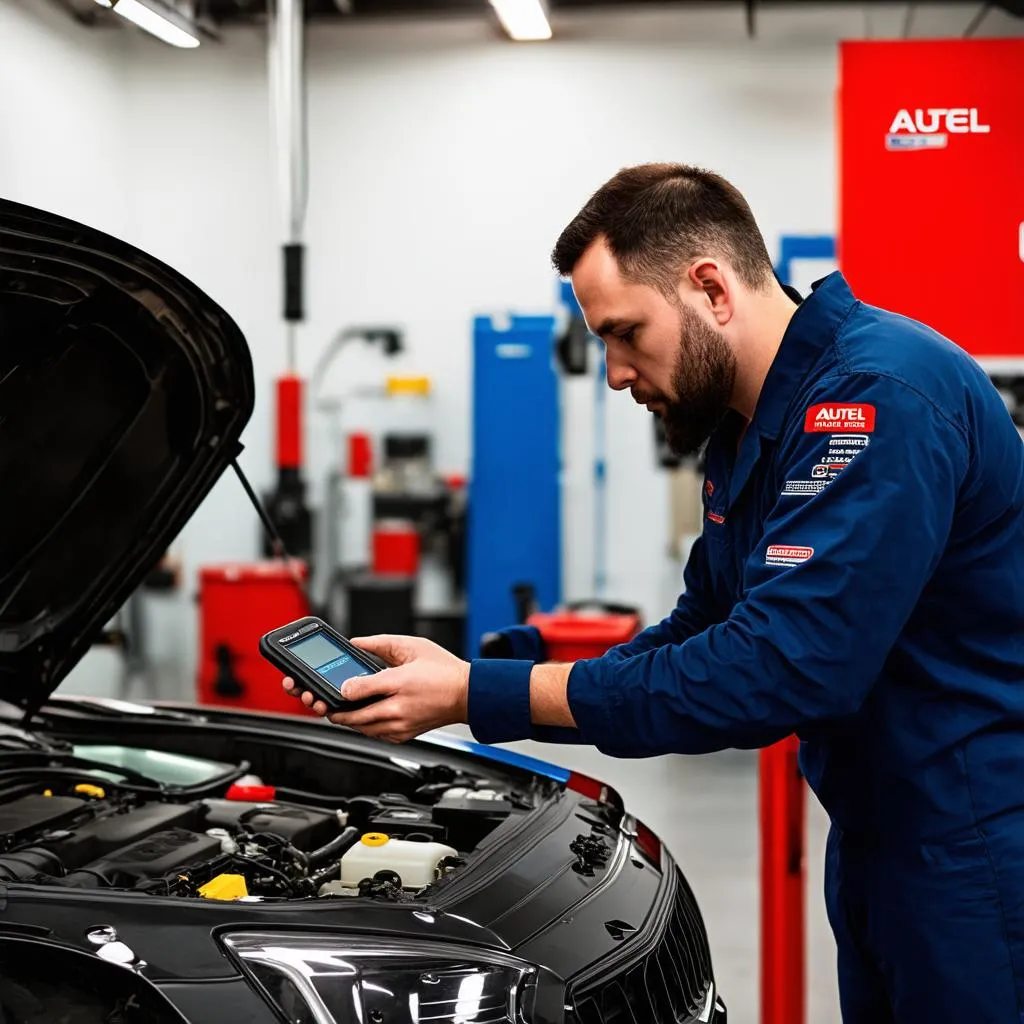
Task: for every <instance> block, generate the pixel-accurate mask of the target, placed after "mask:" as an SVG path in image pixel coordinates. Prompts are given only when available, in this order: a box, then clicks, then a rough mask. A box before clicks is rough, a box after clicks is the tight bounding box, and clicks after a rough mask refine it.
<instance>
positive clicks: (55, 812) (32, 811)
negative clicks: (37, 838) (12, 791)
mask: <svg viewBox="0 0 1024 1024" xmlns="http://www.w3.org/2000/svg"><path fill="white" fill-rule="evenodd" d="M85 805H86V801H85V800H80V799H79V798H78V797H74V796H43V795H42V794H41V793H39V794H35V793H34V794H32V795H31V796H23V797H21V798H20V799H18V800H11V801H10V803H6V804H3V805H0V836H5V837H7V838H8V839H20V838H22V837H23V836H29V835H32V834H33V833H35V832H39V831H41V830H43V829H45V828H57V827H58V826H60V825H64V824H66V823H67V822H69V821H73V820H74V819H75V818H77V817H78V816H79V815H80V814H81V812H82V809H83V808H84V807H85Z"/></svg>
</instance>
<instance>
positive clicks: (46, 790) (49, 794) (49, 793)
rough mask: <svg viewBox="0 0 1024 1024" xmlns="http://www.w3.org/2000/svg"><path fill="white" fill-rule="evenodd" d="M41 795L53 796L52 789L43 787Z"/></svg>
mask: <svg viewBox="0 0 1024 1024" xmlns="http://www.w3.org/2000/svg"><path fill="white" fill-rule="evenodd" d="M43 796H53V790H52V789H44V790H43Z"/></svg>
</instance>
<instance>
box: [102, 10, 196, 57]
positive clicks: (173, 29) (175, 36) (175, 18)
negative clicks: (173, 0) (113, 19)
mask: <svg viewBox="0 0 1024 1024" xmlns="http://www.w3.org/2000/svg"><path fill="white" fill-rule="evenodd" d="M97 2H98V3H101V4H102V3H103V0H97ZM103 6H107V5H106V4H104V5H103ZM114 13H115V14H120V15H121V17H122V18H127V19H128V21H130V22H132V23H133V24H135V25H138V27H139V28H141V29H144V30H145V31H146V32H149V33H150V35H154V36H156V37H157V39H160V40H162V41H163V42H165V43H169V44H170V45H171V46H180V47H182V48H185V49H190V48H192V47H196V46H198V45H199V37H198V36H197V35H196V34H195V27H194V26H193V25H192V24H191V23H190V22H189V21H188V19H187V18H185V17H183V16H182V15H181V14H179V13H178V12H177V11H176V10H175V9H174V8H173V7H171V6H169V5H167V4H164V3H160V2H159V0H146V2H145V3H143V0H115V2H114Z"/></svg>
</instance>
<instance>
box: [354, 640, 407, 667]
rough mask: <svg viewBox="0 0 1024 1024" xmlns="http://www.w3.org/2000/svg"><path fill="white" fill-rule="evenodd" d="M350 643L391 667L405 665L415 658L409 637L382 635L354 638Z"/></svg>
mask: <svg viewBox="0 0 1024 1024" xmlns="http://www.w3.org/2000/svg"><path fill="white" fill-rule="evenodd" d="M350 643H351V644H352V645H353V646H354V647H358V648H360V649H361V650H364V651H368V652H369V653H370V654H376V655H377V657H378V658H383V659H384V660H385V661H386V662H387V663H388V664H389V665H404V664H405V663H406V662H407V661H412V659H413V658H414V657H415V652H414V651H413V648H412V645H411V644H410V643H409V640H408V638H407V637H403V636H391V635H390V634H381V635H379V636H361V637H352V639H351V641H350Z"/></svg>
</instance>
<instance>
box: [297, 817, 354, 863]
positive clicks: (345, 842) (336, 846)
mask: <svg viewBox="0 0 1024 1024" xmlns="http://www.w3.org/2000/svg"><path fill="white" fill-rule="evenodd" d="M358 838H359V829H357V828H356V827H355V826H354V825H349V826H348V828H346V829H345V830H344V831H343V832H342V833H341V835H339V836H335V837H334V839H332V840H331V841H330V842H329V843H326V844H325V845H324V846H321V847H320V848H319V849H318V850H310V852H309V853H308V854H306V863H307V864H309V866H310V867H311V868H312V867H316V865H317V864H321V863H322V862H323V861H325V860H327V859H328V858H337V857H340V856H341V855H342V854H343V853H344V852H345V851H346V850H347V849H348V848H349V847H350V846H354V845H355V841H356V840H357V839H358Z"/></svg>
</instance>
